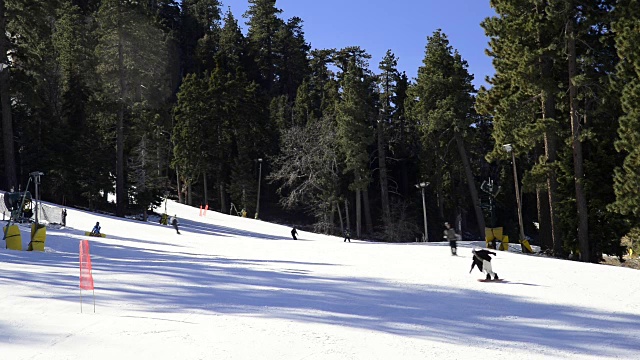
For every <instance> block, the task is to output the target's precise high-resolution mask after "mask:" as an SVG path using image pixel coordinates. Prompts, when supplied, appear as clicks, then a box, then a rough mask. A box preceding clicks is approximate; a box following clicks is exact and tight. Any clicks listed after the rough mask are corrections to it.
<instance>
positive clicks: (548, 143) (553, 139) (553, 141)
mask: <svg viewBox="0 0 640 360" xmlns="http://www.w3.org/2000/svg"><path fill="white" fill-rule="evenodd" d="M551 68H552V64H551V61H550V60H548V59H544V60H543V67H542V76H543V78H545V79H549V78H550V77H551V75H552V74H551V73H552V69H551ZM555 108H556V102H555V99H554V98H553V95H552V93H551V91H549V90H547V89H545V90H543V91H542V118H543V119H544V120H548V119H554V117H555ZM557 151H558V136H557V135H556V133H555V126H553V127H551V128H547V129H546V130H545V133H544V154H545V159H546V164H547V165H553V164H554V163H555V162H556V159H557V156H556V153H557ZM557 194H558V180H557V179H556V173H555V171H554V170H553V167H550V170H549V172H548V173H547V195H548V196H549V200H548V204H549V221H550V223H549V226H550V228H551V239H552V242H553V254H554V255H555V256H562V253H563V250H562V236H561V233H560V228H559V224H560V223H559V220H558V214H557V213H556V209H557V208H558V200H557V198H558V195H557Z"/></svg>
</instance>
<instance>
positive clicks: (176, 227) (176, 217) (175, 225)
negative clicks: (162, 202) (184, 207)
mask: <svg viewBox="0 0 640 360" xmlns="http://www.w3.org/2000/svg"><path fill="white" fill-rule="evenodd" d="M179 224H180V223H179V222H178V216H177V215H174V216H173V218H172V219H171V225H173V227H174V228H175V229H176V233H177V234H178V235H180V230H178V225H179Z"/></svg>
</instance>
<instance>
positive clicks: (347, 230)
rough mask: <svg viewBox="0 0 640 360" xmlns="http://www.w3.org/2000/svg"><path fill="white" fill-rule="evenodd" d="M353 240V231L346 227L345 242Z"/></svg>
mask: <svg viewBox="0 0 640 360" xmlns="http://www.w3.org/2000/svg"><path fill="white" fill-rule="evenodd" d="M347 241H348V242H351V231H349V229H344V241H343V242H347Z"/></svg>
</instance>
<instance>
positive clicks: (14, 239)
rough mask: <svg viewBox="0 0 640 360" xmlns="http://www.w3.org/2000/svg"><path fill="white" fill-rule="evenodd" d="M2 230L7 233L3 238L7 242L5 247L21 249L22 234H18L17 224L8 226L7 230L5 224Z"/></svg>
mask: <svg viewBox="0 0 640 360" xmlns="http://www.w3.org/2000/svg"><path fill="white" fill-rule="evenodd" d="M2 231H3V233H6V234H7V237H6V239H5V240H6V242H7V249H11V250H20V251H22V234H20V228H19V227H18V225H11V226H9V229H8V230H7V227H6V226H5V227H4V228H3V229H2Z"/></svg>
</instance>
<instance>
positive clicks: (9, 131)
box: [0, 0, 18, 189]
mask: <svg viewBox="0 0 640 360" xmlns="http://www.w3.org/2000/svg"><path fill="white" fill-rule="evenodd" d="M7 18H8V16H7V7H6V5H5V0H0V108H1V109H2V144H3V154H4V157H3V165H4V166H3V170H4V171H3V173H4V174H5V175H4V186H5V189H17V185H18V178H17V176H16V159H15V151H14V142H13V137H14V132H13V116H12V112H11V102H10V98H9V96H10V95H9V94H10V85H9V81H10V80H9V79H10V74H9V73H10V66H9V65H10V64H9V59H8V57H7V51H8V50H9V46H10V44H9V39H7Z"/></svg>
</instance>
